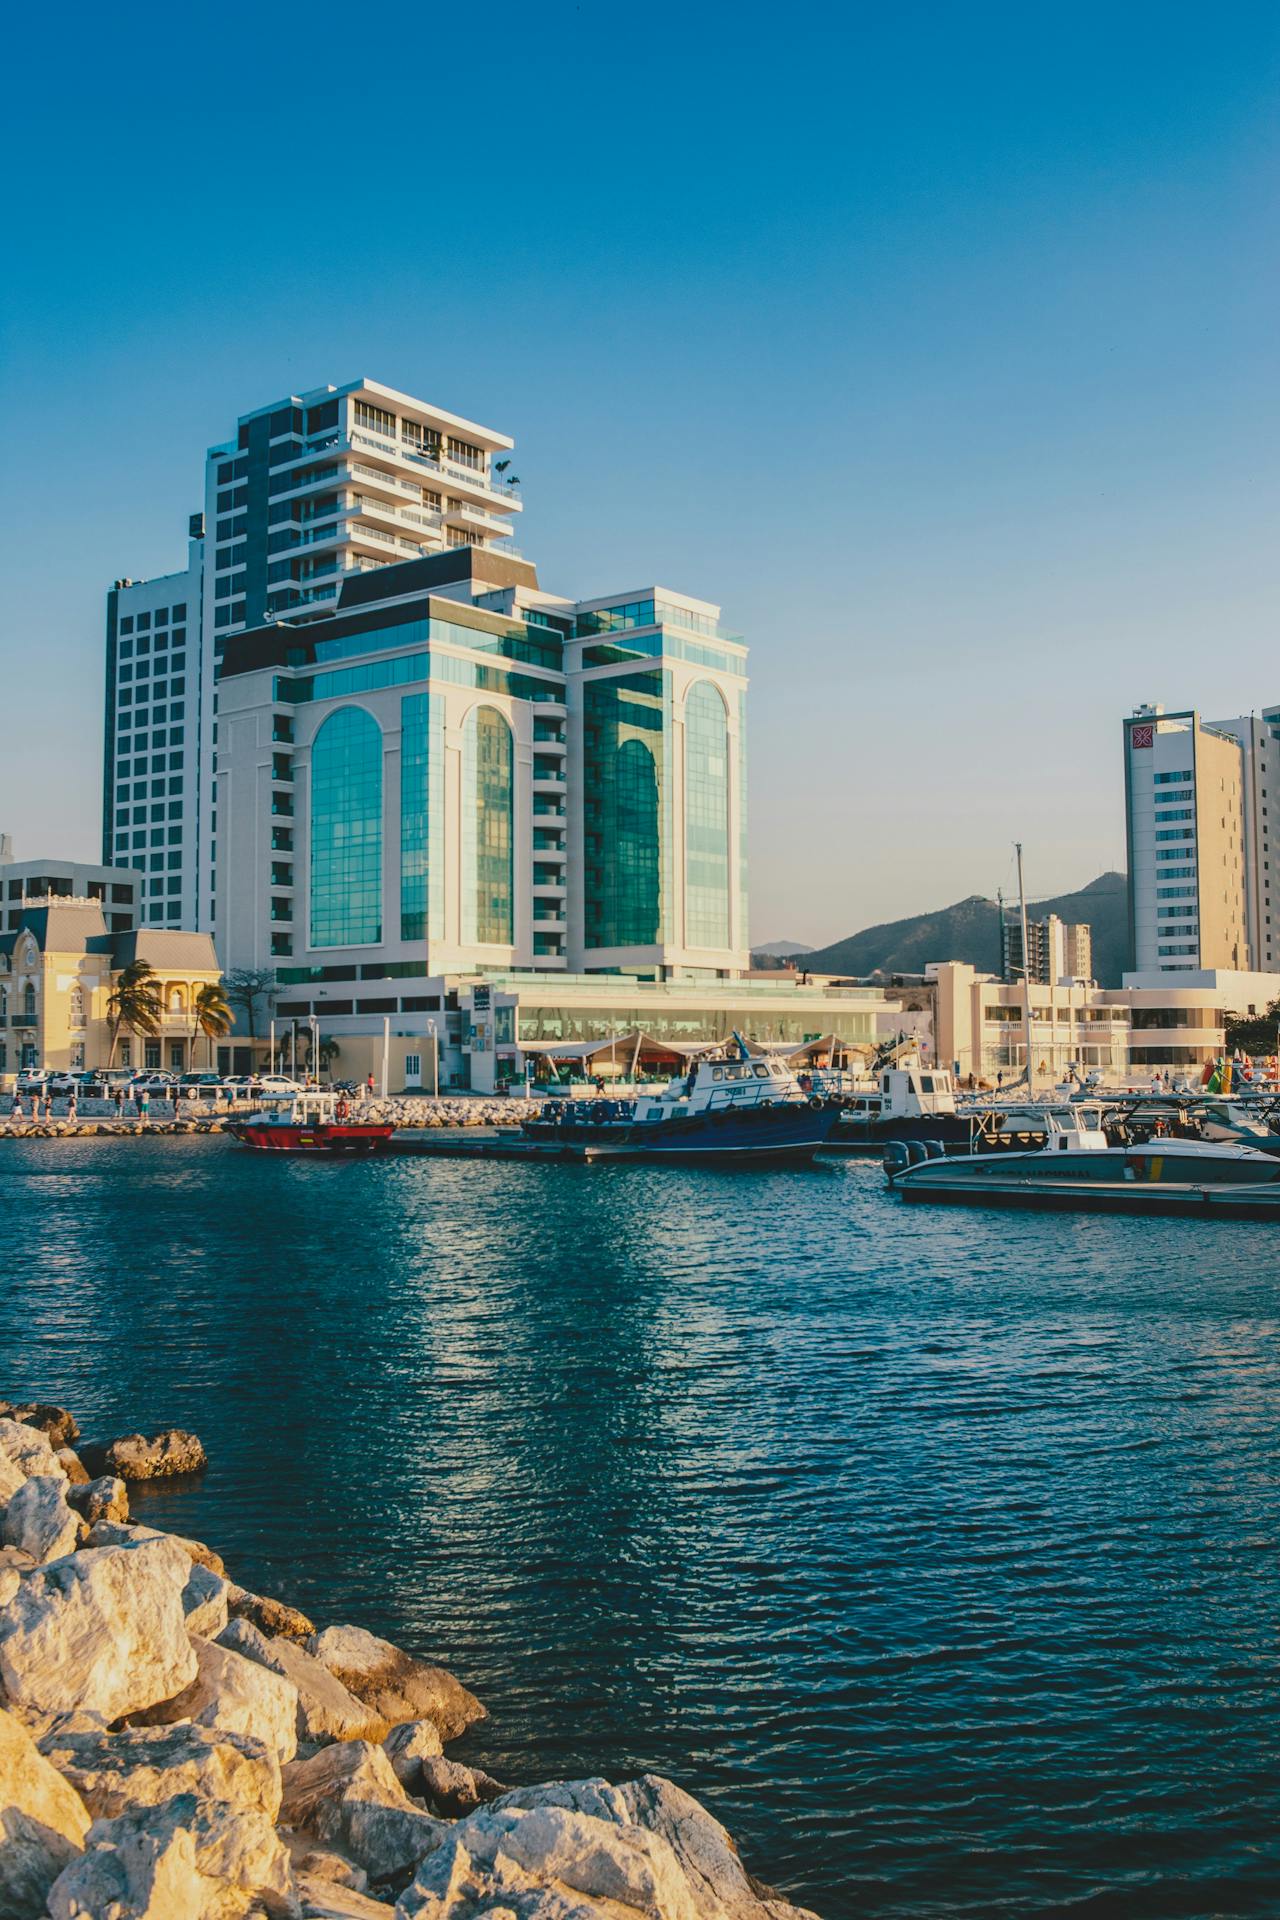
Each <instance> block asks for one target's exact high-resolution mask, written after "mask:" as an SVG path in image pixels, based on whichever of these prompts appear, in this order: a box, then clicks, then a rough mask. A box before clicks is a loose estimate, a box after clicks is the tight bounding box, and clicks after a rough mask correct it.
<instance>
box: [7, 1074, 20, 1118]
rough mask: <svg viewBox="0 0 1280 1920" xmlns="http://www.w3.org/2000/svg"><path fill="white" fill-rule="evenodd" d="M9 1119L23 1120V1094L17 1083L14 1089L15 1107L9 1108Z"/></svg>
mask: <svg viewBox="0 0 1280 1920" xmlns="http://www.w3.org/2000/svg"><path fill="white" fill-rule="evenodd" d="M9 1118H10V1119H11V1120H21V1118H22V1093H21V1091H20V1089H19V1088H18V1086H17V1083H16V1082H15V1084H14V1089H13V1105H12V1106H11V1107H10V1108H9Z"/></svg>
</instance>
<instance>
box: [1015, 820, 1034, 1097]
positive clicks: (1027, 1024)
mask: <svg viewBox="0 0 1280 1920" xmlns="http://www.w3.org/2000/svg"><path fill="white" fill-rule="evenodd" d="M1013 844H1014V850H1015V852H1016V853H1017V856H1018V918H1019V921H1020V922H1021V926H1022V1032H1023V1037H1024V1040H1025V1044H1026V1049H1027V1091H1028V1093H1030V1092H1032V1091H1033V1090H1034V1087H1035V1070H1034V1068H1033V1067H1032V1064H1031V954H1030V949H1029V947H1028V943H1027V892H1026V888H1025V887H1024V886H1023V883H1022V842H1021V840H1015V841H1014V843H1013Z"/></svg>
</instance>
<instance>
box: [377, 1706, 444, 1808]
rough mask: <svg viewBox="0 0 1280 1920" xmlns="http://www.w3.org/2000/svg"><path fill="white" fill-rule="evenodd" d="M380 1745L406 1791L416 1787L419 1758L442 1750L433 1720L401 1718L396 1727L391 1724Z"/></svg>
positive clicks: (420, 1776)
mask: <svg viewBox="0 0 1280 1920" xmlns="http://www.w3.org/2000/svg"><path fill="white" fill-rule="evenodd" d="M382 1747H383V1751H384V1753H385V1754H386V1756H387V1758H388V1760H389V1761H390V1762H391V1770H392V1772H393V1773H394V1774H395V1776H396V1779H397V1780H398V1781H399V1782H400V1785H401V1786H402V1787H403V1788H404V1790H405V1792H406V1793H417V1792H418V1791H419V1789H420V1787H421V1784H422V1762H423V1761H424V1760H432V1759H435V1758H436V1756H437V1755H438V1754H442V1753H443V1752H444V1747H443V1746H442V1744H441V1741H440V1729H439V1727H437V1725H436V1723H435V1721H434V1720H402V1721H401V1722H400V1725H399V1726H398V1727H392V1729H391V1731H390V1733H389V1734H388V1735H387V1737H386V1739H385V1740H384V1741H383V1743H382Z"/></svg>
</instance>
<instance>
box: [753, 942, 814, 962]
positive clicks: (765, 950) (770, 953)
mask: <svg viewBox="0 0 1280 1920" xmlns="http://www.w3.org/2000/svg"><path fill="white" fill-rule="evenodd" d="M752 951H753V954H755V953H762V954H763V955H764V957H765V959H766V960H786V959H789V958H790V956H791V955H792V954H793V953H812V952H813V948H812V947H811V946H809V945H807V943H806V942H805V941H803V940H766V941H765V943H764V945H763V946H762V947H755V948H753V950H752Z"/></svg>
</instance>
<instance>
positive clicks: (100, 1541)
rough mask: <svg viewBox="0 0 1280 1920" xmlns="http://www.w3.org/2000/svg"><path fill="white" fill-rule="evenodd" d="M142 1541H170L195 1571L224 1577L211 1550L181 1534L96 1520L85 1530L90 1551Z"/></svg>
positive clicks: (223, 1571) (155, 1528)
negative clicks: (191, 1561)
mask: <svg viewBox="0 0 1280 1920" xmlns="http://www.w3.org/2000/svg"><path fill="white" fill-rule="evenodd" d="M144 1540H172V1541H173V1543H174V1545H175V1546H179V1547H181V1548H182V1551H183V1552H184V1553H185V1554H186V1556H187V1558H188V1560H194V1562H195V1564H196V1565H197V1566H198V1567H207V1568H208V1569H209V1571H210V1573H216V1574H220V1575H222V1577H223V1578H225V1577H226V1571H227V1570H226V1568H225V1567H224V1566H223V1564H222V1559H221V1556H220V1555H219V1554H216V1553H215V1552H214V1551H213V1548H212V1547H206V1546H205V1544H204V1542H203V1540H188V1539H187V1537H186V1535H185V1534H181V1533H161V1531H160V1529H159V1528H158V1527H139V1526H126V1525H125V1524H124V1523H123V1522H122V1521H118V1520H97V1521H95V1522H94V1524H93V1526H92V1527H91V1528H90V1530H89V1545H90V1546H91V1547H136V1546H138V1545H140V1544H141V1542H142V1541H144Z"/></svg>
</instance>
